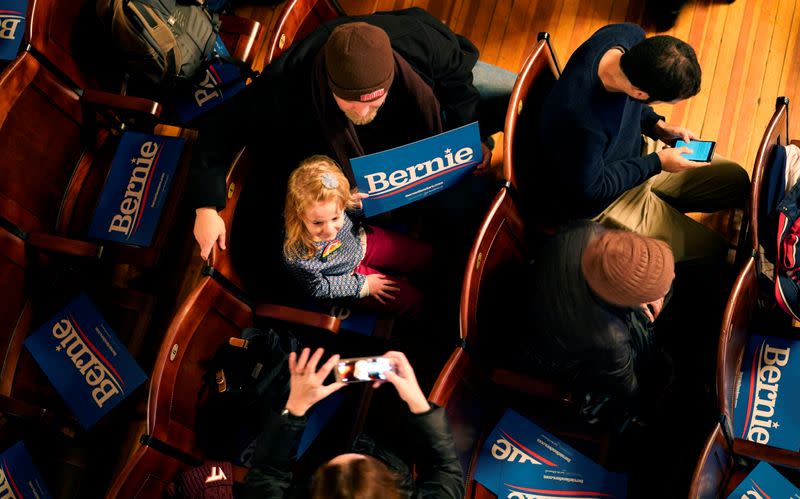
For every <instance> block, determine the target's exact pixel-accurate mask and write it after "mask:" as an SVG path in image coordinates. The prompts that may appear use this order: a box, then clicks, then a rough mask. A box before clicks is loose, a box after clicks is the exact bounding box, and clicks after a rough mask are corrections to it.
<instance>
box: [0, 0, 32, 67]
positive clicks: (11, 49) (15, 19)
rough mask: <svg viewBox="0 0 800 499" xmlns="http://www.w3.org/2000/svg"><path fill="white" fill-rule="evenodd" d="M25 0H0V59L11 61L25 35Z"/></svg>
mask: <svg viewBox="0 0 800 499" xmlns="http://www.w3.org/2000/svg"><path fill="white" fill-rule="evenodd" d="M27 12H28V1H27V0H0V59H2V60H4V61H11V60H13V59H14V58H15V57H17V54H18V53H19V46H20V45H21V44H22V38H23V37H24V36H25V14H26V13H27Z"/></svg>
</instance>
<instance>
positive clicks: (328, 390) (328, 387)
mask: <svg viewBox="0 0 800 499" xmlns="http://www.w3.org/2000/svg"><path fill="white" fill-rule="evenodd" d="M346 384H347V383H344V382H342V381H337V382H335V383H331V384H330V385H325V386H323V387H322V393H323V396H322V398H325V397H327V396H328V395H330V394H331V393H333V392H335V391H336V390H340V389H341V388H342V387H343V386H345V385H346Z"/></svg>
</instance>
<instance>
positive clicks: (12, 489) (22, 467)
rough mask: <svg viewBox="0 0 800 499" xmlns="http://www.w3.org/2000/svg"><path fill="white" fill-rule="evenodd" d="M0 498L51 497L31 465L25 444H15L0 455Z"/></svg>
mask: <svg viewBox="0 0 800 499" xmlns="http://www.w3.org/2000/svg"><path fill="white" fill-rule="evenodd" d="M0 497H2V498H4V499H28V498H30V499H33V498H36V499H47V498H50V497H53V496H52V495H51V494H50V492H49V491H48V490H47V487H45V485H44V481H42V477H41V476H39V471H38V470H37V469H36V466H34V465H33V460H32V459H31V455H30V454H28V450H27V449H26V448H25V444H23V443H22V442H17V443H16V444H14V445H12V446H11V447H9V448H8V449H6V450H5V452H3V453H2V454H0Z"/></svg>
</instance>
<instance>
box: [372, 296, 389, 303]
mask: <svg viewBox="0 0 800 499" xmlns="http://www.w3.org/2000/svg"><path fill="white" fill-rule="evenodd" d="M372 296H373V298H375V299H376V300H378V303H380V304H381V305H386V302H385V301H383V298H381V296H380V293H375V294H374V295H372Z"/></svg>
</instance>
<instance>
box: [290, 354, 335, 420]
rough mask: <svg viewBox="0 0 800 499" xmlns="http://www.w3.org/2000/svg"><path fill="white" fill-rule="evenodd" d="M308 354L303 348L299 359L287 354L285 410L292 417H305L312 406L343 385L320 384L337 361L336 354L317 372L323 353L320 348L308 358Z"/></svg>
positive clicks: (294, 355)
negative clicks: (288, 380)
mask: <svg viewBox="0 0 800 499" xmlns="http://www.w3.org/2000/svg"><path fill="white" fill-rule="evenodd" d="M310 352H311V350H310V349H308V348H304V349H303V351H302V352H301V353H300V357H299V358H298V357H297V354H296V353H295V352H292V353H290V354H289V373H291V379H290V389H289V400H287V401H286V409H288V410H289V412H290V413H291V414H292V415H293V416H303V415H305V413H306V412H307V411H308V410H309V409H310V408H311V407H312V406H313V405H314V404H316V403H317V402H319V401H320V400H322V399H324V398H325V397H327V396H328V395H330V394H331V393H333V392H335V391H336V390H338V389H340V388H341V387H343V386H344V385H345V383H341V382H336V383H331V384H330V385H323V384H322V383H324V382H325V378H327V377H328V375H329V374H330V373H331V370H333V366H334V365H336V362H337V361H338V360H339V355H338V354H337V355H333V356H331V358H330V359H328V361H327V362H325V363H324V364H322V367H320V368H319V371H317V364H318V363H319V360H320V359H321V358H322V354H323V353H324V352H325V351H324V350H323V349H322V348H317V350H316V351H315V352H314V354H313V355H311V356H310V358H309V353H310Z"/></svg>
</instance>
